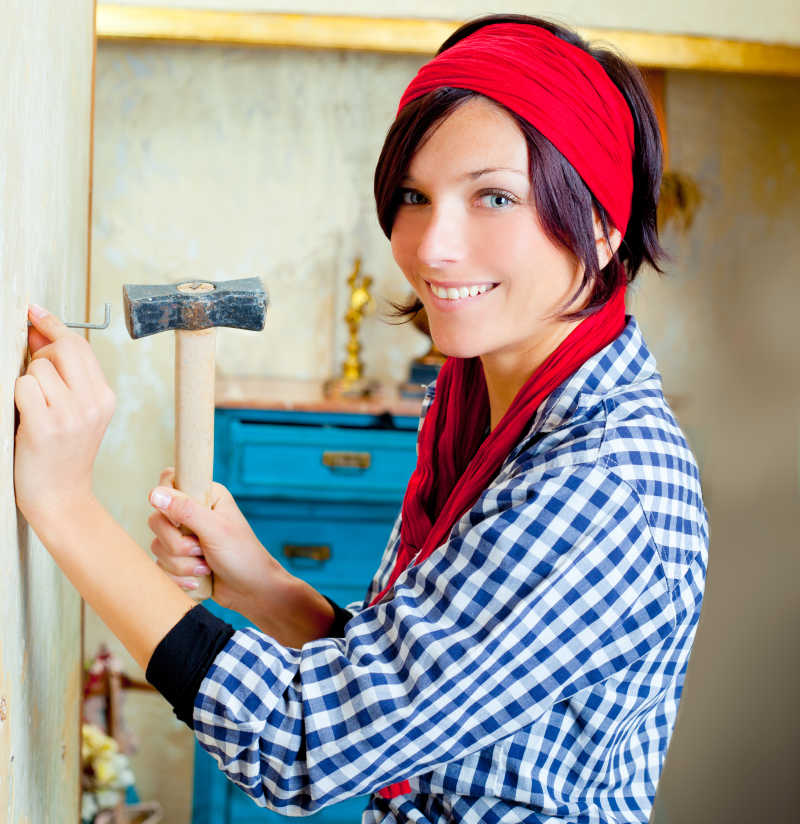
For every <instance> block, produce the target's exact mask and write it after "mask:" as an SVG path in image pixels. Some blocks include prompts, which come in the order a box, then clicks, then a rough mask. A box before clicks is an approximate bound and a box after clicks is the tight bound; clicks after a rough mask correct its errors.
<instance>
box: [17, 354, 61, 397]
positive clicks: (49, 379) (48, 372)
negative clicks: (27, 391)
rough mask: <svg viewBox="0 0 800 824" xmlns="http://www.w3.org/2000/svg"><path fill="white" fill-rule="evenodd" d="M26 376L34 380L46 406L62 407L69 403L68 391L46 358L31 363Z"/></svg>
mask: <svg viewBox="0 0 800 824" xmlns="http://www.w3.org/2000/svg"><path fill="white" fill-rule="evenodd" d="M26 374H28V375H32V376H33V377H34V378H36V381H37V383H38V384H39V389H40V390H41V393H42V396H43V397H44V399H45V402H46V403H47V405H48V406H57V405H62V406H63V405H64V404H66V403H68V402H69V400H68V399H69V390H68V389H67V387H66V386H65V385H64V381H63V380H61V376H60V375H59V374H58V372H57V370H56V368H55V366H54V365H53V364H52V362H51V361H49V360H47V359H46V358H43V359H41V360H35V361H31V362H30V363H29V364H28V369H27V371H26Z"/></svg>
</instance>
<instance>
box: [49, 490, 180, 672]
mask: <svg viewBox="0 0 800 824" xmlns="http://www.w3.org/2000/svg"><path fill="white" fill-rule="evenodd" d="M34 530H35V531H36V534H37V535H38V536H39V538H40V539H41V541H42V543H43V544H44V545H45V546H46V547H47V549H48V550H49V552H50V554H51V555H52V556H53V558H54V559H55V561H56V563H57V564H58V565H59V567H61V569H62V571H63V572H64V574H65V575H66V576H67V577H68V578H69V580H70V581H71V582H72V584H73V586H74V587H75V588H76V589H77V590H78V592H80V594H81V595H82V596H83V598H84V599H85V600H86V601H87V603H88V604H89V605H90V606H91V607H92V609H94V610H95V612H96V613H97V614H98V615H99V616H100V618H101V619H102V620H103V622H104V623H105V624H106V626H107V627H108V628H109V629H110V630H111V631H112V632H113V633H114V635H116V636H117V638H119V640H120V641H121V642H122V643H123V644H124V645H125V647H126V649H127V650H128V651H129V652H130V654H131V655H132V656H133V657H134V659H135V660H136V661H137V662H138V663H139V664H140V665H141V667H142V669H146V667H147V663H148V661H149V660H150V657H151V655H152V654H153V650H154V649H155V647H156V645H157V644H158V643H159V641H161V639H162V638H163V637H164V636H165V635H166V634H167V633H168V632H169V630H170V629H172V627H173V626H175V624H176V623H177V622H178V621H179V620H180V619H181V618H182V617H183V615H185V613H186V612H188V611H189V610H190V609H191V608H192V607H193V606H195V602H194V601H193V600H192V599H191V598H189V596H188V595H186V594H185V593H184V592H182V591H181V589H180V588H179V587H178V586H177V585H176V584H174V583H173V582H172V581H171V580H170V579H169V578H168V577H167V576H166V575H165V574H164V573H163V572H162V571H161V570H160V569H159V568H158V566H156V564H155V563H153V561H152V559H151V558H150V557H149V556H148V555H147V553H146V552H144V550H142V549H141V548H140V547H139V546H138V545H137V544H136V543H135V542H134V541H133V539H132V538H131V537H130V536H129V535H128V534H127V533H126V532H125V530H124V529H123V528H122V527H121V526H120V525H119V524H118V523H117V522H116V521H115V520H114V519H113V518H112V517H111V514H110V513H109V512H108V511H107V510H106V509H105V508H104V507H103V506H102V505H101V504H100V502H99V501H98V500H97V499H96V498H94V497H91V498H88V499H86V501H85V503H82V504H81V505H80V506H78V507H73V508H72V509H71V510H70V511H69V513H68V514H67V515H65V516H64V515H62V516H61V517H59V518H53V517H48V518H46V519H41V520H37V523H36V524H35V526H34Z"/></svg>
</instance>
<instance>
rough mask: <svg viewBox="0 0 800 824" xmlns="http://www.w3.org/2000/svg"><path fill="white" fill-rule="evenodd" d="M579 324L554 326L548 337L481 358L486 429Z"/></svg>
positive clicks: (502, 413) (494, 425) (495, 424)
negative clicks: (519, 348) (486, 418)
mask: <svg viewBox="0 0 800 824" xmlns="http://www.w3.org/2000/svg"><path fill="white" fill-rule="evenodd" d="M579 323H580V321H573V322H571V323H560V324H558V325H557V326H556V327H555V328H554V329H553V330H552V332H551V333H550V334H548V335H546V336H545V337H543V338H541V339H539V340H537V341H536V342H534V343H532V344H530V345H528V346H526V347H525V348H524V349H522V350H518V351H514V352H493V353H491V354H489V355H481V365H482V366H483V375H484V378H485V380H486V391H487V393H488V395H489V428H490V430H493V429H494V428H495V427H496V426H497V424H499V423H500V421H501V420H502V419H503V415H505V414H506V412H507V411H508V408H509V407H510V406H511V404H512V403H513V401H514V398H515V397H516V396H517V393H518V392H519V390H520V389H521V388H522V387H523V386H524V384H525V382H526V381H527V380H528V378H529V377H530V376H531V375H532V374H533V373H534V372H535V371H536V370H537V369H538V368H539V367H540V366H541V365H542V364H543V363H544V361H545V360H546V359H547V358H548V356H549V355H551V354H552V353H553V352H554V351H555V350H556V349H557V348H558V346H559V344H561V342H562V341H563V340H564V339H565V338H566V337H567V336H568V335H569V334H570V332H572V330H573V329H575V327H576V326H577V325H578V324H579Z"/></svg>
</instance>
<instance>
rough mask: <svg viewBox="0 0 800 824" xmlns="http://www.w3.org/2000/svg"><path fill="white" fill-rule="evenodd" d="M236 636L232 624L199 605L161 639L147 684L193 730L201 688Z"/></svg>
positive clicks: (151, 659)
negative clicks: (215, 663) (196, 698)
mask: <svg viewBox="0 0 800 824" xmlns="http://www.w3.org/2000/svg"><path fill="white" fill-rule="evenodd" d="M233 633H234V629H233V627H232V626H231V625H230V624H228V623H226V622H225V621H223V620H221V619H220V618H217V616H216V615H213V614H212V613H211V612H209V611H208V610H207V609H206V608H205V607H204V606H202V604H198V605H197V606H196V607H192V609H190V610H189V611H188V612H187V613H186V615H184V616H183V618H181V620H180V621H178V623H177V624H175V626H174V627H173V628H172V629H171V630H170V631H169V632H168V633H167V634H166V635H165V636H164V637H163V638H162V639H161V641H160V642H159V644H158V646H157V647H156V648H155V651H154V652H153V655H152V657H151V658H150V661H149V663H148V664H147V672H146V673H145V677H146V678H147V680H148V681H149V682H150V683H151V684H152V685H153V686H154V687H155V688H156V689H157V690H158V691H159V692H160V693H161V694H162V695H163V696H164V698H166V699H167V701H169V703H170V704H171V705H172V708H173V710H174V712H175V715H176V716H177V717H178V718H179V719H180V720H181V721H184V722H185V723H186V724H188V725H189V727H190V728H191V729H194V724H193V722H192V715H193V713H194V699H195V697H196V696H197V691H198V690H199V689H200V684H201V683H202V681H203V678H205V676H206V673H207V672H208V670H209V669H210V668H211V664H212V663H213V661H214V659H215V658H216V657H217V655H218V654H219V653H220V652H221V650H222V649H223V648H224V646H225V644H227V643H228V641H229V640H230V638H231V636H232V635H233Z"/></svg>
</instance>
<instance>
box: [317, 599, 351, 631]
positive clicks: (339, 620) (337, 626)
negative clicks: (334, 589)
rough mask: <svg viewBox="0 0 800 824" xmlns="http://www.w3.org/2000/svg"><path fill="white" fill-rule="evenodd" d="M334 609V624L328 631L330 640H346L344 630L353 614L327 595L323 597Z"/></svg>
mask: <svg viewBox="0 0 800 824" xmlns="http://www.w3.org/2000/svg"><path fill="white" fill-rule="evenodd" d="M322 597H323V598H324V599H325V600H326V601H327V602H328V603H329V604H330V605H331V606H332V607H333V623H332V624H331V627H330V629H329V630H328V638H344V628H345V625H346V624H347V622H348V621H349V620H350V619H351V618H352V617H353V613H352V612H350V611H349V610H346V609H344V608H342V607H340V606H339V605H338V604H336V603H334V602H333V601H331V599H330V598H328V596H327V595H323V596H322Z"/></svg>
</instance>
